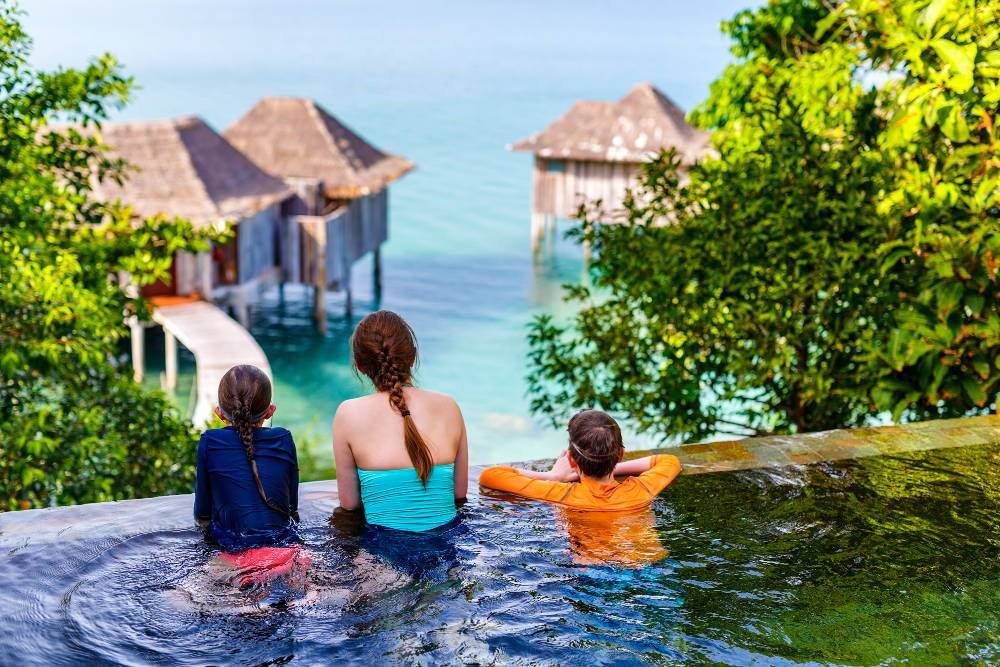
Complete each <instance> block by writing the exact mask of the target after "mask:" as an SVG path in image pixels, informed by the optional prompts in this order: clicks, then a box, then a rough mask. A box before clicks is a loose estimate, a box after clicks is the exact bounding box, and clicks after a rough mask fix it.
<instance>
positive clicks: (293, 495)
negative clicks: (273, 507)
mask: <svg viewBox="0 0 1000 667" xmlns="http://www.w3.org/2000/svg"><path fill="white" fill-rule="evenodd" d="M288 441H289V442H290V443H291V445H292V461H294V462H295V472H294V474H293V475H292V483H291V486H290V488H289V491H288V504H289V505H290V507H289V508H288V509H289V511H290V512H291V515H292V518H293V519H295V520H296V521H298V520H299V455H298V452H297V451H296V449H295V439H294V438H293V437H292V436H291V434H289V435H288Z"/></svg>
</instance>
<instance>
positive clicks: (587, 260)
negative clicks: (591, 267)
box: [583, 241, 591, 264]
mask: <svg viewBox="0 0 1000 667" xmlns="http://www.w3.org/2000/svg"><path fill="white" fill-rule="evenodd" d="M590 252H591V251H590V241H584V242H583V261H584V263H585V264H590Z"/></svg>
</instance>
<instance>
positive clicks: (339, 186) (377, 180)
mask: <svg viewBox="0 0 1000 667" xmlns="http://www.w3.org/2000/svg"><path fill="white" fill-rule="evenodd" d="M225 137H226V139H228V140H229V141H230V142H231V143H232V144H233V145H234V146H235V147H236V148H238V149H239V150H241V151H242V152H243V153H244V154H245V155H246V156H247V157H249V158H250V159H251V160H253V161H254V162H255V163H256V164H257V165H258V166H259V167H260V168H262V169H264V170H266V171H268V172H269V173H272V174H274V175H276V176H280V177H281V178H284V179H287V180H291V181H297V180H312V181H316V182H318V183H320V184H321V185H322V193H323V195H324V196H325V197H326V199H328V200H350V199H358V198H360V197H366V196H369V195H373V194H377V193H379V192H381V191H383V190H385V188H386V187H388V185H389V184H390V183H392V182H393V181H395V180H396V179H397V178H399V177H400V176H402V175H404V174H406V173H407V172H408V171H410V170H411V169H413V163H411V162H410V161H409V160H407V159H405V158H402V157H400V156H398V155H390V154H388V153H384V152H382V151H381V150H379V149H378V148H376V147H375V146H373V145H371V144H370V143H368V142H367V141H365V140H364V139H362V138H361V137H360V136H358V135H357V134H356V133H355V132H354V131H352V130H351V129H350V128H348V127H347V126H346V125H344V124H343V123H341V122H340V121H339V120H338V119H337V118H335V117H334V116H333V114H331V113H330V112H329V111H327V110H326V109H324V108H323V107H321V106H320V105H318V104H317V103H316V102H315V101H313V100H310V99H307V98H304V97H265V98H262V99H261V100H260V101H258V102H257V104H255V105H254V106H253V108H251V109H250V111H248V112H247V113H246V114H244V115H243V117H242V118H240V119H239V120H237V121H236V122H235V123H233V124H232V125H231V126H230V127H229V128H228V129H226V131H225Z"/></svg>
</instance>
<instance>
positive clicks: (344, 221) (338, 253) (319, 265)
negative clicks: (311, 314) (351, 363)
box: [225, 97, 413, 322]
mask: <svg viewBox="0 0 1000 667" xmlns="http://www.w3.org/2000/svg"><path fill="white" fill-rule="evenodd" d="M225 137H226V139H228V140H229V141H230V142H232V144H233V146H235V147H236V148H238V149H239V150H240V151H242V152H243V153H244V154H245V155H246V156H247V157H248V158H250V159H251V160H253V161H254V163H255V164H256V165H257V166H258V167H260V168H261V169H263V170H265V171H267V172H269V173H271V174H274V175H276V176H279V177H281V178H282V179H284V181H285V183H286V184H287V185H288V186H289V187H290V188H292V189H293V190H294V191H295V192H296V194H297V195H298V196H297V197H296V199H295V200H293V201H292V202H291V204H290V205H289V206H286V209H285V210H286V214H287V216H288V218H287V221H286V224H285V225H284V226H283V228H282V234H281V239H282V241H281V246H282V248H283V249H284V250H283V252H284V253H285V254H284V256H283V258H282V265H283V266H284V267H285V271H286V276H287V277H288V279H289V280H292V281H298V282H303V283H306V284H311V285H315V286H317V288H319V290H325V289H326V288H327V287H334V288H336V289H343V290H345V292H346V294H347V309H348V310H350V303H351V299H350V277H351V272H350V267H351V266H352V265H353V264H354V262H355V261H357V260H358V259H359V258H361V257H362V256H363V255H365V254H367V253H369V252H371V253H373V255H374V266H375V283H376V285H375V286H376V290H378V289H380V274H381V269H380V252H379V249H380V247H381V244H382V243H384V242H385V241H386V240H387V239H388V235H389V199H388V186H389V184H390V183H392V182H393V181H395V180H396V179H398V178H399V177H401V176H403V175H404V174H406V173H407V172H409V171H410V170H411V169H413V163H411V162H410V161H409V160H407V159H405V158H403V157H400V156H398V155H392V154H389V153H385V152H383V151H381V150H379V149H378V148H376V147H375V146H373V145H372V144H370V143H368V142H367V141H366V140H365V139H363V138H362V137H361V136H359V135H358V134H357V133H355V132H354V131H353V130H351V129H350V128H348V127H347V126H346V125H344V124H343V123H342V122H341V121H340V120H338V119H337V118H336V117H334V116H333V114H331V113H330V112H329V111H327V110H326V109H324V108H323V107H321V106H320V105H319V104H317V103H316V102H315V101H313V100H311V99H307V98H302V97H265V98H262V99H261V100H260V101H258V102H257V104H255V105H254V106H253V108H251V109H250V110H249V111H248V112H247V113H246V114H245V115H244V116H243V117H242V118H240V119H239V120H237V121H236V122H235V123H233V124H232V125H231V126H230V127H229V128H228V129H226V131H225ZM293 216H294V217H293ZM322 298H323V295H322V293H321V291H320V292H317V296H316V307H317V318H318V319H319V320H320V321H321V322H322V321H325V316H324V315H323V314H322V308H323V306H322Z"/></svg>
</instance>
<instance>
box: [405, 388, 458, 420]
mask: <svg viewBox="0 0 1000 667" xmlns="http://www.w3.org/2000/svg"><path fill="white" fill-rule="evenodd" d="M411 391H413V392H415V393H416V394H417V395H418V396H419V400H421V401H423V402H426V403H427V404H428V405H430V406H432V407H433V408H434V409H436V410H442V411H449V410H451V411H455V412H457V413H459V414H461V410H460V409H459V407H458V403H457V402H456V401H455V399H454V398H452V397H451V396H449V395H448V394H445V393H442V392H440V391H431V390H430V389H423V388H418V387H414V388H413V389H411Z"/></svg>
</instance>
